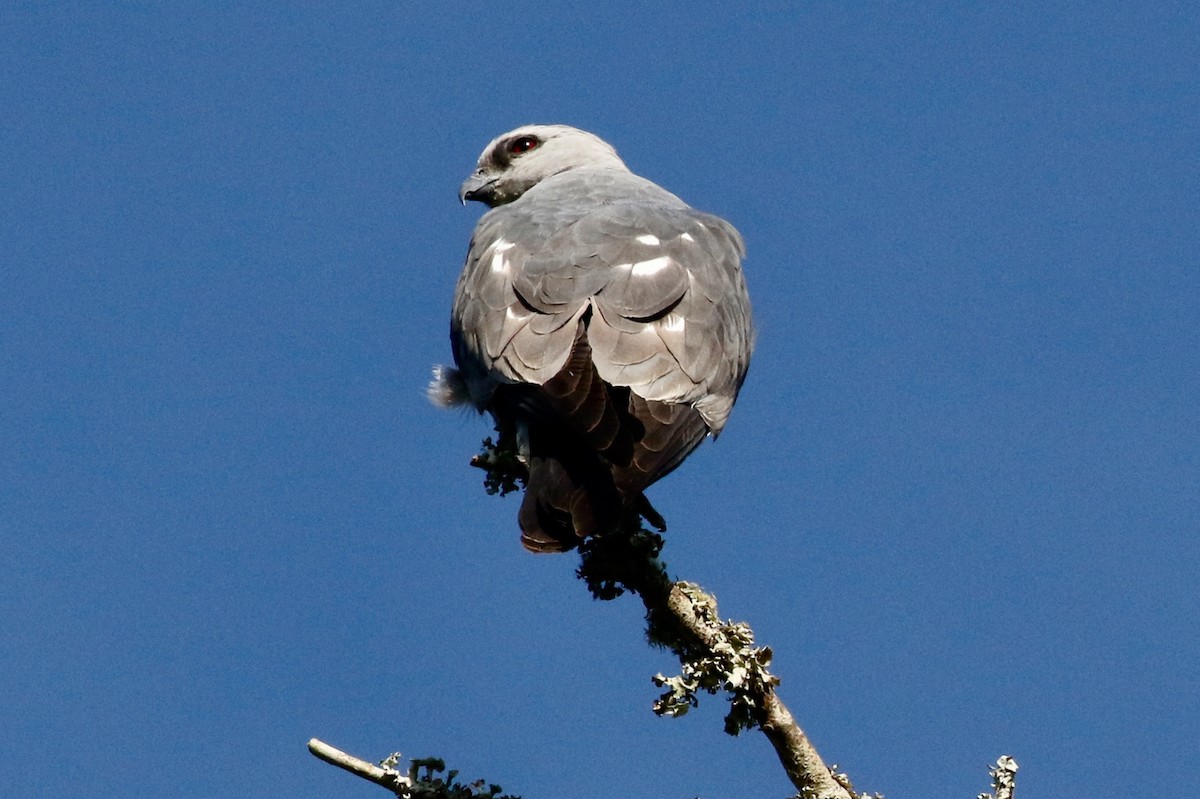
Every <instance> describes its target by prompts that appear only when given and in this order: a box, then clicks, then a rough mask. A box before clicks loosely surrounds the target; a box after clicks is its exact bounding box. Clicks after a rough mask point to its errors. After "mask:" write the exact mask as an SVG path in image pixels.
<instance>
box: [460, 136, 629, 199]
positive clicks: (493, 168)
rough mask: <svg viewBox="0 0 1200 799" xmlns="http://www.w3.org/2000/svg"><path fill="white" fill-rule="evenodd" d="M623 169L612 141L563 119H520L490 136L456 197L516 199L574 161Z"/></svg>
mask: <svg viewBox="0 0 1200 799" xmlns="http://www.w3.org/2000/svg"><path fill="white" fill-rule="evenodd" d="M581 166H590V167H611V168H616V169H622V170H627V167H626V166H625V163H624V162H623V161H622V160H621V159H620V157H619V156H618V155H617V151H616V150H614V149H613V148H612V145H610V144H608V143H607V142H605V141H604V140H603V139H601V138H600V137H598V136H594V135H592V134H591V133H588V132H587V131H583V130H579V129H578V128H572V127H568V126H567V125H524V126H522V127H519V128H517V129H516V130H513V131H509V132H508V133H505V134H504V135H503V136H499V137H497V138H495V139H493V140H492V141H491V143H489V144H488V146H487V147H485V148H484V150H483V153H482V154H480V156H479V162H478V163H477V164H476V167H475V171H474V172H472V173H471V177H469V178H467V179H466V181H465V182H464V183H463V184H462V188H461V189H459V192H458V198H459V199H460V200H461V201H462V202H463V203H464V204H465V203H466V202H467V200H478V201H479V202H481V203H484V204H486V205H488V206H490V207H492V208H495V207H496V206H497V205H504V204H505V203H510V202H512V201H513V200H516V199H518V198H519V197H520V196H521V195H522V194H524V193H525V192H527V191H529V190H530V189H532V188H533V187H534V186H536V185H537V184H538V183H540V182H541V181H543V180H545V179H546V178H548V177H550V176H551V175H557V174H558V173H560V172H566V171H567V170H568V169H575V168H576V167H581Z"/></svg>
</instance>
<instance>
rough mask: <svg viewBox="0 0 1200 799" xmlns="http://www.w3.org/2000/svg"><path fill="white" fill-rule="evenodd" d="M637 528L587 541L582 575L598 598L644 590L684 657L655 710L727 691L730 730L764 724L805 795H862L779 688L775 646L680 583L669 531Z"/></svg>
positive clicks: (659, 630)
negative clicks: (826, 756) (664, 557)
mask: <svg viewBox="0 0 1200 799" xmlns="http://www.w3.org/2000/svg"><path fill="white" fill-rule="evenodd" d="M630 527H631V528H632V529H628V530H626V531H625V533H624V534H622V535H612V536H605V537H604V538H595V539H591V540H589V541H587V542H585V543H584V545H583V546H582V547H580V550H581V565H580V568H579V576H580V578H581V579H583V580H585V581H586V582H587V584H588V587H589V589H591V591H592V593H593V595H595V596H596V597H597V598H598V599H613V598H615V597H616V596H620V595H621V594H622V593H623V592H624V591H630V592H632V593H635V594H637V595H638V596H639V597H640V598H641V600H642V603H643V604H644V605H645V607H646V620H647V637H648V638H649V639H650V640H651V641H652V642H654V643H655V644H658V645H660V646H664V647H666V648H668V649H670V650H671V651H672V652H674V653H675V655H676V656H677V657H678V658H679V663H680V673H679V674H678V675H676V676H671V677H666V676H663V675H662V674H656V675H655V676H654V678H653V679H654V683H655V685H657V686H659V687H660V688H666V689H667V690H666V691H665V692H664V693H663V694H662V695H661V696H660V697H659V698H658V700H657V701H656V702H655V703H654V712H655V713H658V714H659V715H663V716H682V715H683V714H685V713H687V712H688V710H690V709H691V708H693V707H696V706H697V705H698V704H699V695H700V694H701V693H708V694H716V693H717V692H719V691H724V692H725V693H726V694H727V696H728V699H729V711H728V713H727V714H726V716H725V731H726V732H727V733H729V734H730V735H737V734H738V733H740V732H741V731H743V730H751V729H755V728H758V729H760V730H762V732H763V733H764V734H765V735H766V737H767V740H769V741H770V742H771V745H772V746H773V747H774V749H775V752H776V755H777V756H778V757H779V760H780V763H781V764H782V765H783V767H784V770H785V771H786V772H787V775H788V778H789V779H790V780H791V781H792V784H793V785H795V786H796V789H797V791H798V792H799V793H798V795H799V796H802V797H804V798H805V799H857V797H858V794H856V793H855V792H854V789H853V788H852V787H851V785H850V782H849V780H848V779H846V777H845V776H844V775H841V774H837V773H836V772H835V771H834V770H833V769H831V768H829V767H828V766H826V765H825V762H824V761H823V760H822V759H821V756H820V755H819V754H818V753H817V750H816V748H815V747H813V745H812V742H811V741H809V739H808V736H807V735H805V734H804V731H803V730H802V729H801V728H800V725H799V724H797V723H796V720H795V719H794V718H793V717H792V715H791V713H790V712H789V711H788V709H787V706H786V705H784V703H783V701H782V700H781V699H780V698H779V696H778V695H777V694H776V692H775V686H777V685H778V684H779V678H778V677H776V676H775V675H773V674H771V672H770V671H769V670H768V668H767V667H768V666H769V665H770V662H771V650H770V649H769V648H767V647H758V646H755V642H754V633H753V631H752V630H751V629H750V627H749V625H747V624H744V623H740V622H728V621H722V620H721V618H720V616H719V615H718V613H717V601H716V599H715V598H714V597H713V596H712V595H711V594H708V593H706V592H705V591H704V590H703V589H702V588H701V587H700V586H698V585H696V584H694V583H688V582H672V581H671V580H670V579H669V578H668V577H667V572H666V567H665V565H664V564H663V563H662V561H661V559H660V558H659V557H658V556H659V553H660V552H661V549H662V538H661V536H659V535H658V534H656V533H653V532H650V531H648V530H646V529H644V528H642V527H641V526H640V525H638V526H636V527H634V526H633V525H632V524H631V525H630Z"/></svg>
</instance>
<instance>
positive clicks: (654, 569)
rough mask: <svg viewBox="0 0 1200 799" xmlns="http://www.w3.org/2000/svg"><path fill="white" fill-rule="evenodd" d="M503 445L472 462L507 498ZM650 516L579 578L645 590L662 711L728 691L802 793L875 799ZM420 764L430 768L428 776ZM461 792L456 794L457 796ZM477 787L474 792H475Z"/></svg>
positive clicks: (388, 765) (351, 765)
mask: <svg viewBox="0 0 1200 799" xmlns="http://www.w3.org/2000/svg"><path fill="white" fill-rule="evenodd" d="M498 432H499V433H500V436H499V438H498V441H497V443H493V442H492V440H491V439H487V440H486V441H485V442H484V446H483V452H482V453H481V454H480V455H478V456H476V457H475V459H474V460H472V465H474V466H477V467H479V468H481V469H483V470H484V471H485V472H486V473H487V475H486V477H485V479H484V487H485V488H486V490H487V491H488V493H489V494H495V493H499V494H506V493H509V492H510V491H515V490H517V489H518V488H519V487H520V486H521V485H523V484H524V480H525V478H526V476H527V475H526V471H525V467H524V464H522V463H521V462H520V460H519V459H518V458H517V457H516V449H515V442H514V440H513V437H512V436H511V434H507V435H506V431H503V430H500V431H498ZM643 518H644V519H646V520H647V521H649V522H650V523H651V524H652V525H654V526H656V527H659V528H660V529H661V523H662V519H661V517H659V516H658V514H657V513H655V512H654V511H653V509H652V508H649V506H648V503H647V505H646V507H642V508H635V509H633V510H631V511H630V513H629V517H628V518H627V519H626V520H625V524H624V526H623V529H622V530H620V531H618V532H616V533H612V534H608V535H605V536H601V537H593V538H590V539H588V540H586V541H584V542H583V544H581V545H580V547H579V550H580V565H579V569H578V572H577V574H578V576H579V578H580V579H581V580H583V581H584V582H585V583H586V584H587V587H588V590H589V591H591V593H592V595H593V596H595V597H596V598H597V599H602V600H612V599H616V598H617V597H619V596H621V595H623V594H625V593H626V592H629V593H633V594H636V595H637V596H638V597H639V598H640V599H641V600H642V603H643V605H644V606H645V608H646V635H647V638H648V639H649V640H650V641H651V643H653V644H656V645H658V646H662V647H665V648H667V649H669V650H671V651H672V652H673V653H674V654H675V655H676V656H677V657H678V658H679V664H680V671H679V674H677V675H673V676H665V675H662V674H656V675H654V677H653V678H652V679H653V681H654V684H655V685H657V686H658V687H659V688H663V689H665V690H664V691H663V693H662V695H661V696H659V698H658V699H657V700H656V701H655V702H654V712H655V713H657V714H659V715H660V716H682V715H684V714H685V713H687V712H688V711H689V710H691V709H692V708H694V707H696V706H698V704H699V701H700V699H699V697H700V694H701V693H707V694H716V693H718V692H724V693H725V694H726V696H727V699H728V701H729V710H728V712H727V713H726V715H725V731H726V732H727V733H728V734H730V735H737V734H739V733H740V732H742V731H743V730H752V729H759V730H761V731H762V732H763V734H764V735H765V736H766V737H767V740H768V741H770V742H771V745H772V747H774V749H775V753H776V755H777V756H778V757H779V761H780V763H781V764H782V765H783V768H784V771H785V772H786V773H787V775H788V778H789V779H790V780H791V781H792V784H793V785H795V786H796V790H797V797H799V798H800V799H870V797H871V795H869V794H860V793H857V792H855V790H854V788H853V786H852V785H851V783H850V780H849V778H847V777H846V775H845V774H842V773H839V772H838V771H837V769H836V767H830V766H827V765H826V764H825V761H824V760H822V759H821V756H820V755H819V754H818V753H817V750H816V748H815V747H814V746H813V745H812V742H811V741H810V740H809V739H808V736H807V735H805V733H804V730H803V729H802V728H801V727H800V725H799V724H798V723H797V722H796V719H795V718H794V717H793V716H792V714H791V712H790V711H789V710H788V708H787V706H786V705H785V704H784V703H783V700H782V699H780V698H779V695H778V693H777V691H776V687H777V686H778V685H779V678H778V677H776V676H775V675H773V674H772V673H771V672H770V670H769V669H768V666H770V664H771V650H770V649H769V648H768V647H765V646H756V645H755V641H754V632H753V631H752V630H751V629H750V627H749V625H747V624H745V623H743V622H731V621H725V620H722V619H721V617H720V616H719V615H718V613H717V600H716V598H715V597H713V596H712V595H711V594H709V593H706V592H705V591H704V589H702V588H701V587H700V586H698V585H696V584H694V583H688V582H682V581H678V582H677V581H673V580H672V579H671V578H670V577H669V576H668V574H667V569H666V565H665V564H664V563H663V561H662V559H661V557H660V555H661V553H662V548H663V539H662V536H660V535H659V534H658V533H656V532H653V531H651V530H649V529H647V528H646V527H645V525H644V524H643V523H642V522H643ZM309 748H310V749H311V750H312V751H313V754H315V755H317V757H320V758H321V759H323V760H325V761H327V762H329V763H333V764H334V765H336V766H339V767H340V768H343V769H346V770H347V771H350V772H351V773H354V774H357V775H358V776H360V777H362V778H364V779H367V780H370V781H372V782H374V783H376V784H377V785H380V786H382V787H384V788H387V789H388V790H391V791H392V792H393V793H395V794H396V795H397V796H400V797H403V799H474V798H476V797H479V798H480V799H506V797H502V796H500V795H499V792H500V788H499V787H498V786H495V785H492V786H488V787H487V788H486V789H484V787H483V783H482V782H478V783H472V784H471V785H469V786H463V785H460V784H457V783H455V781H454V777H455V772H453V771H452V772H449V775H448V778H447V779H446V780H442V779H441V778H438V777H436V776H435V774H434V771H435V770H436V771H440V770H442V769H443V768H444V766H443V765H442V764H441V763H440V761H413V764H414V765H413V767H412V768H411V769H410V771H409V773H408V775H403V774H401V773H400V772H399V771H397V770H396V769H395V768H394V766H395V764H396V762H398V760H399V755H394V756H393V757H391V758H389V759H387V760H385V761H383V763H381V765H380V766H374V765H372V764H370V763H366V762H364V761H362V760H359V759H358V758H355V757H352V756H350V755H346V754H345V753H344V752H340V751H339V750H337V749H333V747H329V746H328V745H326V744H322V743H321V742H320V741H317V740H316V739H313V741H311V742H309ZM418 764H420V765H421V766H425V767H428V766H430V765H436V766H437V768H436V769H431V768H427V773H426V774H424V775H422V774H420V773H419V768H418ZM1016 771H1017V764H1016V762H1015V761H1014V760H1013V759H1012V758H1011V757H1009V756H1008V755H1004V756H1002V757H1001V758H1000V759H999V760H998V761H997V762H996V765H995V766H994V767H993V768H992V771H991V776H992V785H993V790H994V791H995V793H994V795H992V794H980V795H979V799H1013V791H1014V784H1015V783H1014V777H1015V774H1016ZM455 791H457V793H456V792H455ZM471 791H474V792H471Z"/></svg>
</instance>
